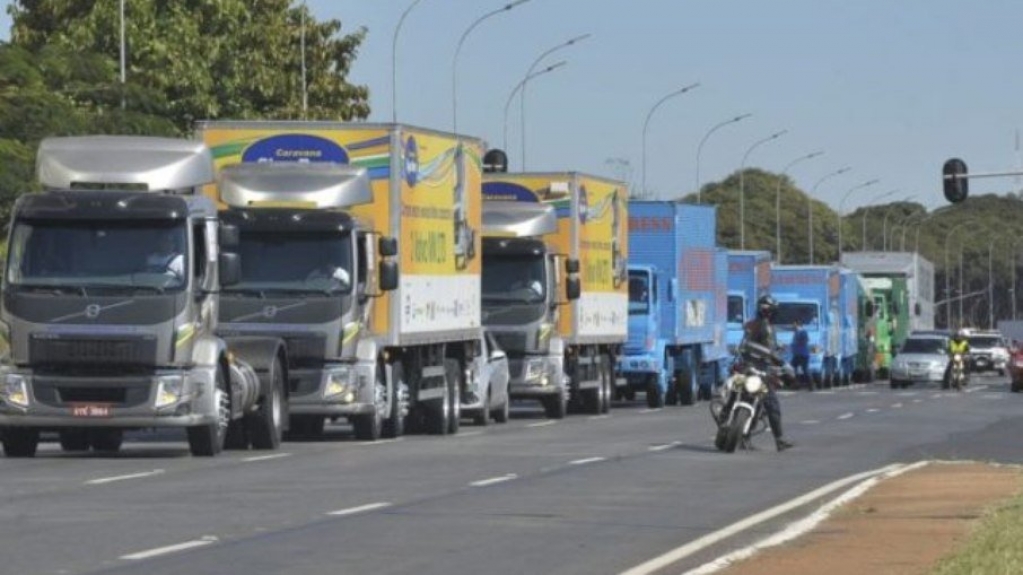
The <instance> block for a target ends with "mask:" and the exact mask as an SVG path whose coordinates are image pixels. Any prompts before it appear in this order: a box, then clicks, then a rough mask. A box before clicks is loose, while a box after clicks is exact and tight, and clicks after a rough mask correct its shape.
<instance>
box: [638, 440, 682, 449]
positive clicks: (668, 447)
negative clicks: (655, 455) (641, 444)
mask: <svg viewBox="0 0 1023 575" xmlns="http://www.w3.org/2000/svg"><path fill="white" fill-rule="evenodd" d="M679 445H682V442H681V441H672V442H671V443H665V444H664V445H651V446H650V447H647V448H646V450H647V451H666V450H668V449H671V448H672V447H678V446H679Z"/></svg>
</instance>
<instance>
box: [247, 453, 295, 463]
mask: <svg viewBox="0 0 1023 575" xmlns="http://www.w3.org/2000/svg"><path fill="white" fill-rule="evenodd" d="M282 457H291V454H290V453H274V454H271V455H256V456H254V457H246V458H245V459H242V461H244V462H245V463H254V462H256V461H269V460H271V459H281V458H282Z"/></svg>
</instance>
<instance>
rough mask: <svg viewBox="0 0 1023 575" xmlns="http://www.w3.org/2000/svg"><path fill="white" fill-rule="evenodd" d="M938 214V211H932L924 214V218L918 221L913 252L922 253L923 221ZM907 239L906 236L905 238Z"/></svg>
mask: <svg viewBox="0 0 1023 575" xmlns="http://www.w3.org/2000/svg"><path fill="white" fill-rule="evenodd" d="M935 215H937V213H936V212H931V213H929V214H927V215H926V216H924V219H922V220H920V221H919V222H917V223H916V232H915V233H914V234H913V252H914V253H920V230H921V228H923V223H924V222H926V221H927V220H929V219H931V218H933V217H934V216H935ZM903 239H905V238H903Z"/></svg>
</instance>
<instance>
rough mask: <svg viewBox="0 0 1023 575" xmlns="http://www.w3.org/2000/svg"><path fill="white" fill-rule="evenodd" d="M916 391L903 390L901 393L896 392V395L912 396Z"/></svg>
mask: <svg viewBox="0 0 1023 575" xmlns="http://www.w3.org/2000/svg"><path fill="white" fill-rule="evenodd" d="M916 393H917V392H915V391H903V392H902V393H898V394H896V395H898V396H899V397H914V396H915V395H916Z"/></svg>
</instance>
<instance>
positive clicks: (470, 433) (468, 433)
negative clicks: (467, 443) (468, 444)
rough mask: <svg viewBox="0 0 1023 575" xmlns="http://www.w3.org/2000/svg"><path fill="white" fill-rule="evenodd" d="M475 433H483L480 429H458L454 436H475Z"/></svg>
mask: <svg viewBox="0 0 1023 575" xmlns="http://www.w3.org/2000/svg"><path fill="white" fill-rule="evenodd" d="M477 435H483V432H482V431H460V432H459V433H458V435H456V436H455V437H476V436H477Z"/></svg>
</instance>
